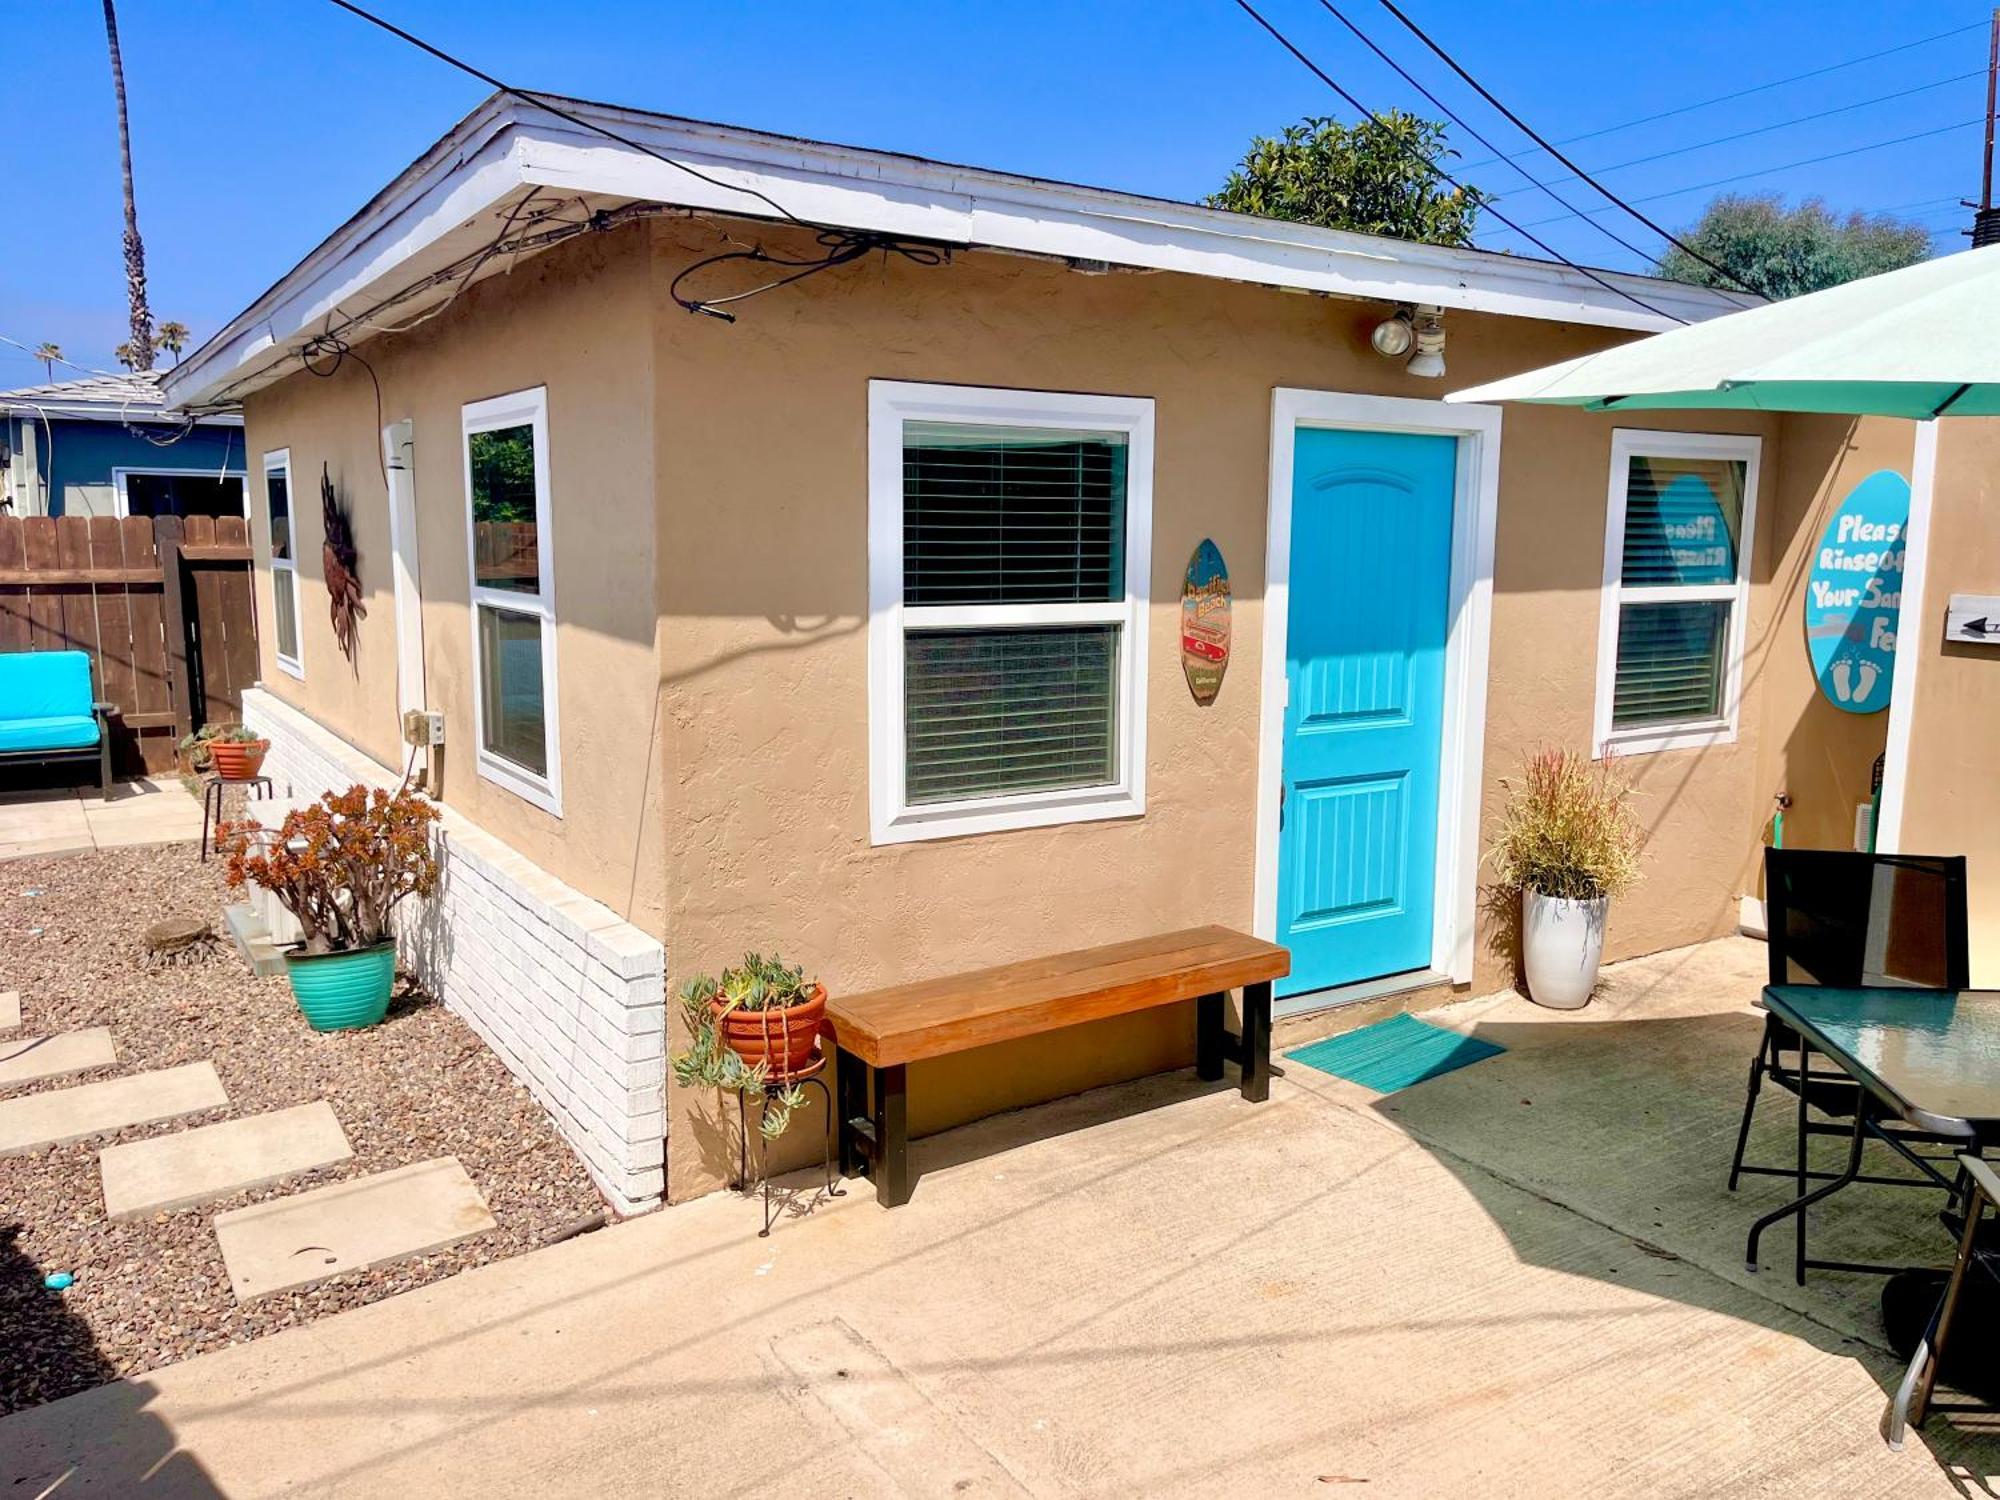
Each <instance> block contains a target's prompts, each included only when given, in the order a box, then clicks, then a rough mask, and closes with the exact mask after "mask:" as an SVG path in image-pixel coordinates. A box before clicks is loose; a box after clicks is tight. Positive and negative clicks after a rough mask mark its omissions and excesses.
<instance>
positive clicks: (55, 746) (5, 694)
mask: <svg viewBox="0 0 2000 1500" xmlns="http://www.w3.org/2000/svg"><path fill="white" fill-rule="evenodd" d="M116 711H117V705H116V704H112V703H100V702H98V701H97V695H96V694H95V693H94V692H93V691H92V689H91V681H90V654H89V653H88V652H86V651H9V652H4V653H0V764H4V763H14V762H21V763H30V764H40V763H45V762H49V761H63V760H84V761H88V760H95V761H96V762H97V779H98V784H99V786H100V788H101V789H102V790H103V793H104V800H105V801H107V802H109V801H110V800H111V715H112V714H113V713H115V712H116Z"/></svg>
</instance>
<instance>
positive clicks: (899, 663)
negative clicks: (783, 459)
mask: <svg viewBox="0 0 2000 1500" xmlns="http://www.w3.org/2000/svg"><path fill="white" fill-rule="evenodd" d="M910 422H953V423H962V424H963V423H971V424H984V425H990V426H995V427H1033V428H1041V429H1048V428H1066V429H1075V430H1077V431H1080V432H1118V433H1123V434H1124V436H1125V443H1126V450H1125V597H1124V598H1123V599H1120V600H1115V601H1112V602H1110V603H1106V604H1009V605H950V606H936V605H927V606H913V605H905V604H904V603H903V429H904V426H905V424H907V423H910ZM1152 556H1153V402H1152V399H1151V398H1150V397H1142V396H1095V395H1081V394H1071V393H1065V392H1059V391H1022V390H1006V389H997V388H991V387H980V386H957V385H929V384H922V383H918V382H911V381H898V380H871V381H869V382H868V766H869V831H870V836H871V838H872V840H873V842H874V843H877V844H902V843H911V842H914V841H916V840H920V839H940V838H955V837H959V836H962V835H965V834H975V833H991V832H995V831H997V830H1000V829H1006V828H1042V827H1048V826H1050V825H1053V824H1059V823H1083V822H1091V821H1095V820H1098V819H1104V818H1132V817H1139V816H1142V815H1143V814H1144V813H1145V811H1146V635H1147V627H1148V611H1147V604H1148V596H1149V592H1150V585H1151V579H1152ZM996 625H1020V626H1032V625H1117V626H1119V627H1120V628H1121V630H1120V633H1121V638H1120V640H1119V642H1118V685H1117V690H1116V691H1117V712H1118V752H1117V766H1118V775H1117V779H1116V780H1115V781H1113V782H1111V783H1110V784H1108V785H1105V786H1093V787H1069V788H1064V789H1062V790H1059V791H1048V792H1023V793H1016V794H1011V795H1006V796H996V797H977V798H966V799H962V800H959V801H955V802H925V803H918V804H915V805H911V804H910V803H908V802H907V801H906V800H905V797H904V791H905V785H906V774H905V772H906V768H905V764H904V736H903V637H904V634H905V632H906V631H909V630H936V629H950V628H966V627H978V626H996Z"/></svg>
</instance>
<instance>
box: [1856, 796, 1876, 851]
mask: <svg viewBox="0 0 2000 1500" xmlns="http://www.w3.org/2000/svg"><path fill="white" fill-rule="evenodd" d="M1874 843H1875V804H1874V803H1872V802H1857V803H1855V804H1854V849H1855V852H1856V853H1857V854H1866V853H1867V852H1868V851H1869V849H1870V848H1871V847H1872V846H1873V845H1874Z"/></svg>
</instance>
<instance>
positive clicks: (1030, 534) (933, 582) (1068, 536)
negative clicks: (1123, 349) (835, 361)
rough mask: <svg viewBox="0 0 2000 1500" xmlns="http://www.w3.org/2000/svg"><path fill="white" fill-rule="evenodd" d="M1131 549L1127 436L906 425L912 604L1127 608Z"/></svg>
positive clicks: (906, 574)
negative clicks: (1127, 544) (1118, 603)
mask: <svg viewBox="0 0 2000 1500" xmlns="http://www.w3.org/2000/svg"><path fill="white" fill-rule="evenodd" d="M1124 540H1125V438H1124V435H1123V434H1120V433H1075V432H1063V431H1041V430H1036V429H1030V428H1005V427H969V426H955V425H951V424H947V423H936V422H911V423H908V424H906V426H905V428H904V438H903V602H904V603H905V604H907V605H913V606H926V605H950V604H1081V603H1106V602H1109V601H1112V600H1116V599H1122V598H1123V597H1124V596H1125V557H1124Z"/></svg>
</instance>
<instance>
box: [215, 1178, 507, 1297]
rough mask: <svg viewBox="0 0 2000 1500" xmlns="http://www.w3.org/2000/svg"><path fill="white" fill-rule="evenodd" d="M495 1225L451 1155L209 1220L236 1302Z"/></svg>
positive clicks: (440, 1244) (414, 1252)
mask: <svg viewBox="0 0 2000 1500" xmlns="http://www.w3.org/2000/svg"><path fill="white" fill-rule="evenodd" d="M493 1227H494V1219H493V1215H492V1213H491V1212H490V1211H489V1210H488V1209H487V1207H486V1200H485V1199H484V1198H482V1197H481V1196H480V1195H479V1189H478V1188H477V1187H475V1186H474V1185H473V1181H472V1179H471V1178H470V1177H469V1176H467V1175H466V1171H465V1168H464V1167H462V1166H460V1165H459V1162H458V1158H457V1157H455V1156H440V1157H438V1158H437V1159H436V1160H434V1161H424V1162H418V1163H417V1164H416V1165H415V1166H413V1167H398V1168H396V1169H395V1170H394V1171H392V1172H377V1173H375V1174H374V1175H373V1176H370V1177H357V1178H355V1179H354V1180H353V1181H352V1182H336V1183H334V1184H332V1185H331V1186H329V1187H323V1188H314V1189H312V1191H310V1192H305V1193H294V1194H293V1195H292V1196H291V1197H289V1198H273V1199H272V1200H271V1201H270V1202H268V1203H253V1204H252V1205H251V1206H250V1207H248V1208H236V1209H231V1210H230V1211H229V1212H228V1213H225V1214H217V1215H216V1216H215V1237H216V1239H217V1240H218V1241H219V1242H220V1243H221V1245H222V1262H223V1264H224V1265H225V1266H227V1267H228V1268H229V1285H230V1287H231V1289H232V1290H233V1291H234V1292H235V1293H236V1300H237V1301H238V1302H248V1301H250V1300H251V1298H253V1297H262V1296H264V1295H265V1294H266V1293H269V1292H281V1291H286V1290H288V1289H290V1288H292V1287H299V1286H308V1285H310V1284H311V1283H313V1282H315V1281H324V1280H326V1279H327V1278H328V1277H329V1276H338V1275H340V1274H341V1273H342V1272H343V1271H359V1270H362V1269H364V1268H365V1267H368V1266H374V1265H380V1264H381V1263H382V1262H383V1261H385V1260H397V1259H399V1258H401V1257H403V1256H405V1255H421V1254H423V1253H424V1252H425V1251H426V1250H438V1249H441V1248H443V1247H444V1246H446V1245H450V1244H455V1243H456V1242H457V1241H459V1240H463V1239H470V1238H471V1237H472V1236H473V1235H475V1234H484V1233H485V1232H486V1231H487V1230H489V1229H491V1228H493Z"/></svg>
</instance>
